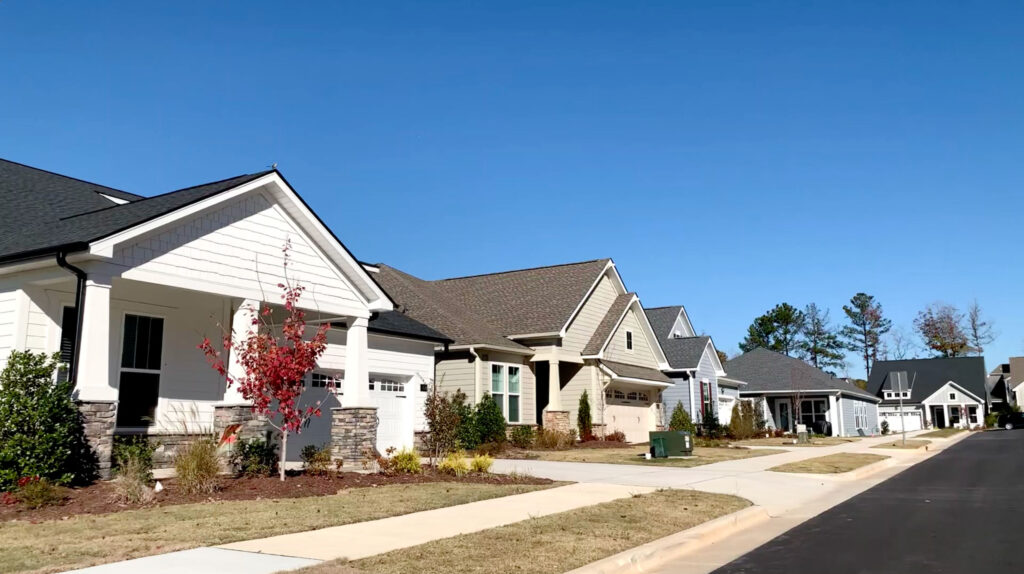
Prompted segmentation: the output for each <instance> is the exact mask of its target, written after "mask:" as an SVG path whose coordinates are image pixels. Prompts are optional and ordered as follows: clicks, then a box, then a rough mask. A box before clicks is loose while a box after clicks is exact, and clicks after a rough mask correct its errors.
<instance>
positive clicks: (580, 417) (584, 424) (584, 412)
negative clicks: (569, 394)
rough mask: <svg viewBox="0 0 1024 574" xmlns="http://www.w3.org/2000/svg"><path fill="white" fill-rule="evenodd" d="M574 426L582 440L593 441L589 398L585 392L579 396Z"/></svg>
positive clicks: (592, 423)
mask: <svg viewBox="0 0 1024 574" xmlns="http://www.w3.org/2000/svg"><path fill="white" fill-rule="evenodd" d="M576 426H577V427H579V431H580V438H581V439H582V440H585V441H587V440H594V439H595V438H596V437H595V436H594V422H593V421H592V420H591V418H590V397H588V396H587V391H583V394H582V395H580V404H579V411H578V412H577V413H576Z"/></svg>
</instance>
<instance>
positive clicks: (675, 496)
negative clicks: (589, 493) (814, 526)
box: [299, 490, 750, 574]
mask: <svg viewBox="0 0 1024 574" xmlns="http://www.w3.org/2000/svg"><path fill="white" fill-rule="evenodd" d="M749 505H750V503H749V502H747V501H746V500H743V499H742V498H737V497H735V496H729V495H726V494H711V493H706V492H697V491H692V490H662V491H658V492H652V493H650V494H643V495H637V496H634V497H632V498H624V499H620V500H615V501H612V502H606V503H604V504H598V505H595V506H588V507H586V508H580V509H577V510H571V511H569V512H563V513H560V514H552V515H550V516H543V517H540V518H533V519H530V520H526V521H523V522H517V523H515V524H510V525H508V526H502V527H499V528H493V529H490V530H484V531H481V532H475V533H472V534H463V535H462V536H455V537H453V538H445V539H442V540H435V541H434V542H428V543H427V544H422V545H420V546H413V547H412V548H406V549H403V550H395V551H393V552H388V553H386V554H381V555H379V556H373V557H370V558H365V559H362V560H357V561H354V562H344V561H341V560H337V561H333V562H327V563H324V564H320V565H317V566H313V567H310V568H307V569H305V570H300V571H299V572H301V573H302V574H360V573H367V574H369V573H373V574H493V573H495V572H515V573H516V574H560V573H561V572H566V571H569V570H573V569H575V568H579V567H580V566H583V565H585V564H589V563H591V562H594V561H596V560H600V559H601V558H605V557H607V556H611V555H613V554H617V553H619V552H622V551H624V550H627V549H629V548H633V547H635V546H639V545H641V544H645V543H647V542H651V541H652V540H657V539H658V538H663V537H665V536H668V535H670V534H675V533H676V532H680V531H682V530H686V529H688V528H692V527H694V526H696V525H698V524H701V523H703V522H706V521H708V520H712V519H714V518H718V517H719V516H724V515H726V514H731V513H733V512H736V511H738V510H742V509H743V508H746V507H747V506H749ZM652 517H656V519H652Z"/></svg>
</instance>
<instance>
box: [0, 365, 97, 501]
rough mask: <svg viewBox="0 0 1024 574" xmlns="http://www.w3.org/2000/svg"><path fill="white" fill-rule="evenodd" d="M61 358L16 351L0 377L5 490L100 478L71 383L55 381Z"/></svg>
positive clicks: (0, 479) (1, 483)
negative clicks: (31, 481)
mask: <svg viewBox="0 0 1024 574" xmlns="http://www.w3.org/2000/svg"><path fill="white" fill-rule="evenodd" d="M59 364H60V363H59V355H57V354H54V355H47V354H45V353H38V354H37V353H31V352H27V351H26V352H22V351H12V352H11V354H10V355H9V356H8V358H7V366H5V367H4V370H3V372H2V373H0V490H10V489H12V488H14V486H15V485H16V484H17V481H18V479H20V478H22V477H25V476H40V477H42V478H45V479H47V481H48V483H53V484H83V483H87V482H89V481H91V480H93V479H95V478H96V476H97V464H96V457H95V455H94V454H93V452H92V450H91V449H90V448H89V443H88V442H86V439H85V432H84V428H83V425H82V415H81V413H80V412H79V411H78V407H77V406H76V405H75V403H74V401H73V400H72V398H71V393H72V390H73V389H72V385H71V383H70V382H69V381H56V382H55V380H54V379H55V377H54V374H55V372H56V371H57V368H58V366H59Z"/></svg>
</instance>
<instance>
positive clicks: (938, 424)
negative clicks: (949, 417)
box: [932, 407, 946, 429]
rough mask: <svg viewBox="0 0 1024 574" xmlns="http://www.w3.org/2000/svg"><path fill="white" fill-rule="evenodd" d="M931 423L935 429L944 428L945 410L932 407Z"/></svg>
mask: <svg viewBox="0 0 1024 574" xmlns="http://www.w3.org/2000/svg"><path fill="white" fill-rule="evenodd" d="M932 424H933V425H935V428H937V429H944V428H946V411H945V410H944V409H943V408H942V407H932Z"/></svg>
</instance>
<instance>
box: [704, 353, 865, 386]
mask: <svg viewBox="0 0 1024 574" xmlns="http://www.w3.org/2000/svg"><path fill="white" fill-rule="evenodd" d="M724 368H725V371H726V372H727V373H729V377H730V378H732V379H736V380H740V381H744V382H746V383H747V386H746V387H744V388H742V390H741V391H740V392H741V393H758V392H765V391H796V390H800V391H843V392H845V393H847V394H851V395H857V396H861V397H868V398H875V396H874V395H873V394H871V393H868V392H865V391H864V390H863V389H861V388H860V387H857V386H856V385H853V384H850V383H848V382H846V381H844V380H842V379H837V378H835V377H833V376H832V375H829V374H828V373H826V372H824V371H822V370H821V369H816V368H814V367H812V366H811V365H808V364H807V363H805V362H803V361H801V360H800V359H797V358H794V357H787V356H786V355H783V354H782V353H776V352H774V351H769V350H767V349H763V348H760V347H759V348H757V349H754V350H752V351H748V352H746V353H743V354H742V355H740V356H738V357H736V358H734V359H731V360H729V361H727V362H726V363H725V365H724Z"/></svg>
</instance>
